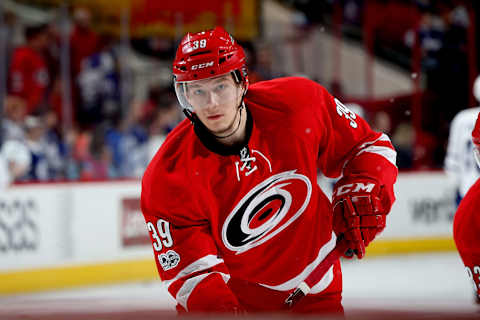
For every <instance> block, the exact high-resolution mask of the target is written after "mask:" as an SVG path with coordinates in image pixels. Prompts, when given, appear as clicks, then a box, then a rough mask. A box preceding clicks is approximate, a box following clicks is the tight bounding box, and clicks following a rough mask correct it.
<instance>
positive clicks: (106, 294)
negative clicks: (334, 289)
mask: <svg viewBox="0 0 480 320" xmlns="http://www.w3.org/2000/svg"><path fill="white" fill-rule="evenodd" d="M342 266H343V284H344V293H343V297H344V299H343V305H344V307H345V310H346V312H347V313H348V312H349V310H363V309H365V310H408V311H419V310H428V311H432V310H437V311H442V310H444V311H456V312H474V311H476V310H478V307H477V306H476V305H475V304H474V301H473V289H472V287H471V284H470V282H469V281H468V279H467V275H466V273H465V271H464V267H463V264H462V263H461V260H460V258H459V256H458V254H456V253H455V252H451V253H437V254H428V255H419V254H414V255H408V256H394V257H376V258H366V259H364V260H360V261H356V260H352V261H343V263H342ZM99 302H101V303H99ZM174 306H175V301H174V300H173V299H172V298H171V297H170V296H169V295H168V293H167V291H166V290H165V288H164V287H163V285H162V284H161V282H160V281H157V282H153V281H152V282H144V283H132V284H121V285H111V286H103V287H92V288H83V289H72V290H62V291H52V292H44V293H35V294H26V295H16V296H10V297H3V298H0V311H3V312H5V311H8V310H11V311H12V312H15V311H18V310H23V312H27V313H28V310H32V311H34V310H35V312H36V313H41V312H42V310H43V309H45V311H46V310H50V311H51V310H52V309H56V310H65V311H66V310H69V311H72V310H75V311H78V312H82V311H85V310H90V311H99V312H101V311H105V312H108V311H121V310H125V311H128V310H159V309H162V310H174ZM98 308H101V310H99V309H98Z"/></svg>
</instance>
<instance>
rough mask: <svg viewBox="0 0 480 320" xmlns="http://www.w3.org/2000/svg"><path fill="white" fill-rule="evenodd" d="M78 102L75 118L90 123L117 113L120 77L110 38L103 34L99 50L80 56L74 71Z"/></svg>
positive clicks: (118, 113)
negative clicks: (77, 67)
mask: <svg viewBox="0 0 480 320" xmlns="http://www.w3.org/2000/svg"><path fill="white" fill-rule="evenodd" d="M77 84H78V88H79V94H80V99H79V105H78V106H77V107H76V112H77V115H76V119H77V122H78V123H79V125H80V126H81V127H91V126H92V125H96V124H101V123H102V122H104V121H115V119H116V118H118V117H120V116H121V114H120V96H121V95H120V79H119V71H118V59H117V52H116V48H115V46H114V39H113V38H112V37H109V36H105V39H104V48H103V49H102V51H100V52H98V53H95V54H93V55H92V56H90V57H88V58H87V59H84V60H83V63H82V70H81V72H80V73H79V75H78V78H77Z"/></svg>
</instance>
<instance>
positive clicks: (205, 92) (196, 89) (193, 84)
mask: <svg viewBox="0 0 480 320" xmlns="http://www.w3.org/2000/svg"><path fill="white" fill-rule="evenodd" d="M174 85H175V93H176V94H177V99H178V101H179V103H180V105H181V106H182V107H183V108H185V109H188V110H189V111H191V112H193V111H195V110H196V109H201V108H205V107H207V106H209V105H211V104H215V103H229V102H232V101H233V102H235V101H236V100H239V98H240V97H241V96H242V92H243V90H242V87H241V86H240V85H238V84H237V83H236V82H235V81H234V80H233V77H232V76H231V72H229V73H226V74H223V75H219V76H217V77H213V78H207V79H202V80H192V81H183V82H177V81H176V80H174ZM238 103H240V101H238Z"/></svg>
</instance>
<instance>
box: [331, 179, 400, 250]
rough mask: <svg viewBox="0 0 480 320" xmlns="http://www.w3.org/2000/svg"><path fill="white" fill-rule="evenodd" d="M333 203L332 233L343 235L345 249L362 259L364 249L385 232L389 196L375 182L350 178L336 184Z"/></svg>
mask: <svg viewBox="0 0 480 320" xmlns="http://www.w3.org/2000/svg"><path fill="white" fill-rule="evenodd" d="M392 194H393V190H392ZM332 203H333V229H334V231H335V233H336V234H337V236H338V235H340V234H344V236H345V240H346V241H347V243H348V247H349V248H350V249H353V250H354V252H355V254H356V255H357V257H358V258H359V259H361V258H363V256H364V255H365V247H367V246H368V244H369V243H370V242H371V241H372V240H373V239H375V237H376V235H377V234H379V233H380V232H382V231H383V229H384V228H385V221H386V215H387V214H388V212H389V211H390V208H391V206H392V203H393V200H392V196H390V193H389V192H387V191H386V188H385V186H381V185H380V184H379V183H378V181H377V180H375V179H372V178H367V177H359V176H353V177H352V176H349V177H344V178H342V179H340V180H339V181H338V182H337V183H336V184H335V188H334V192H333V201H332Z"/></svg>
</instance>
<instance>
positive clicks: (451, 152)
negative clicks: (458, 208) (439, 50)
mask: <svg viewBox="0 0 480 320" xmlns="http://www.w3.org/2000/svg"><path fill="white" fill-rule="evenodd" d="M473 94H474V96H475V98H476V99H477V100H478V101H479V102H480V76H479V77H477V79H475V82H474V85H473ZM479 112H480V107H475V108H469V109H465V110H462V111H460V112H459V113H458V114H457V115H456V116H455V117H454V118H453V121H452V123H451V125H450V134H449V137H448V145H447V154H446V157H445V163H444V168H445V171H446V172H447V174H448V175H449V176H451V177H452V178H453V179H454V181H455V183H456V187H457V205H458V204H459V203H460V201H461V200H462V198H463V197H464V196H465V194H466V193H467V191H468V189H469V188H470V187H471V186H472V184H473V183H474V182H475V181H476V180H477V179H478V178H479V177H480V169H479V167H478V166H477V165H476V163H475V158H474V156H473V149H474V146H473V143H472V135H471V132H472V130H473V128H474V126H475V120H476V119H477V116H478V114H479Z"/></svg>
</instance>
